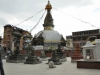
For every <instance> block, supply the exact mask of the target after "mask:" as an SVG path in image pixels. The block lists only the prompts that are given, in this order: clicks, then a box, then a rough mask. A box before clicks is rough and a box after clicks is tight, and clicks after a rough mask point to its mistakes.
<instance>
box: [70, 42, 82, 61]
mask: <svg viewBox="0 0 100 75" xmlns="http://www.w3.org/2000/svg"><path fill="white" fill-rule="evenodd" d="M79 59H83V56H82V53H81V52H80V46H79V43H76V44H75V50H74V53H73V55H72V57H71V62H77V60H79Z"/></svg>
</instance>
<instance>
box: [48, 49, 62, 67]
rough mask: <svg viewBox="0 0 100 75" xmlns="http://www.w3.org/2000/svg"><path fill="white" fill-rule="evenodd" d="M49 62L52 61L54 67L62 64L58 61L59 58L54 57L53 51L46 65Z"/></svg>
mask: <svg viewBox="0 0 100 75" xmlns="http://www.w3.org/2000/svg"><path fill="white" fill-rule="evenodd" d="M50 61H53V62H54V64H55V65H60V64H62V62H61V61H60V60H59V58H58V57H57V56H56V53H55V50H53V52H52V56H51V58H50V59H48V63H49V62H50Z"/></svg>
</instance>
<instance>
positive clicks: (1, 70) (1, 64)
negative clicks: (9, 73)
mask: <svg viewBox="0 0 100 75" xmlns="http://www.w3.org/2000/svg"><path fill="white" fill-rule="evenodd" d="M2 50H3V47H2V46H1V45H0V73H1V75H5V74H4V69H3V63H2V58H1V51H2Z"/></svg>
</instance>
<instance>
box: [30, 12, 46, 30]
mask: <svg viewBox="0 0 100 75" xmlns="http://www.w3.org/2000/svg"><path fill="white" fill-rule="evenodd" d="M44 14H45V11H44V13H43V15H42V16H41V18H40V19H39V21H38V22H37V23H36V25H35V26H34V27H33V28H32V29H31V30H30V32H32V30H33V29H34V28H35V27H36V26H37V25H38V24H39V22H40V20H41V19H42V18H43V16H44Z"/></svg>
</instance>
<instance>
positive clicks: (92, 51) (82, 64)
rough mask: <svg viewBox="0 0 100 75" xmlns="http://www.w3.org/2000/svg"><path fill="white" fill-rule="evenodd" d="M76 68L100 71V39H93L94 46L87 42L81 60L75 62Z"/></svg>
mask: <svg viewBox="0 0 100 75" xmlns="http://www.w3.org/2000/svg"><path fill="white" fill-rule="evenodd" d="M77 68H89V69H100V39H95V45H93V44H92V43H91V42H90V41H87V43H86V45H84V46H83V59H81V60H78V61H77Z"/></svg>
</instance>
